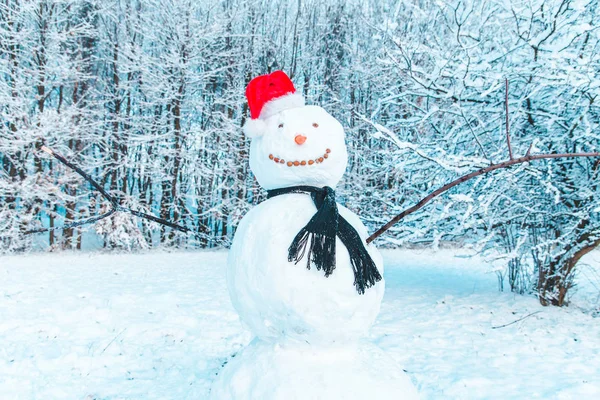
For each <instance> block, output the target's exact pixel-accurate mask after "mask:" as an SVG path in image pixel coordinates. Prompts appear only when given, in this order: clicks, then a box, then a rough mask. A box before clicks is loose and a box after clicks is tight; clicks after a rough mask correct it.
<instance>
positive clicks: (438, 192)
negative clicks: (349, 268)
mask: <svg viewBox="0 0 600 400" xmlns="http://www.w3.org/2000/svg"><path fill="white" fill-rule="evenodd" d="M571 157H600V153H598V152H594V153H561V154H534V155H531V154H530V155H526V156H523V157H520V158H513V159H511V160H506V161H503V162H500V163H497V164H492V165H489V166H487V167H485V168H481V169H478V170H477V171H473V172H471V173H469V174H467V175H463V176H461V177H460V178H458V179H455V180H453V181H452V182H450V183H448V184H446V185H444V186H442V187H439V188H438V189H436V190H434V191H433V192H431V193H430V194H428V195H427V196H426V197H424V198H422V199H421V200H420V201H419V202H418V203H417V204H415V205H414V206H412V207H409V208H407V209H406V210H404V211H402V212H401V213H400V214H398V215H396V216H395V217H394V218H392V219H391V220H390V221H389V222H388V223H387V224H385V225H384V226H382V227H381V228H379V229H378V230H377V231H376V232H375V233H374V234H372V235H371V236H369V237H368V238H367V243H371V242H372V241H373V240H375V239H377V238H378V237H379V236H381V235H382V234H383V233H384V232H385V231H387V230H388V229H390V228H391V227H392V226H393V225H395V224H396V223H397V222H398V221H400V220H401V219H402V218H404V217H406V216H407V215H410V214H412V213H414V212H415V211H417V210H419V209H421V208H422V207H423V206H424V205H425V204H427V203H429V202H430V201H431V200H433V199H435V198H436V197H438V196H439V195H441V194H442V193H444V192H446V191H447V190H449V189H452V188H453V187H454V186H458V185H460V184H461V183H464V182H466V181H468V180H470V179H473V178H475V177H477V176H479V175H483V174H487V173H489V172H492V171H495V170H497V169H502V168H508V167H511V166H513V165H516V164H522V163H525V162H530V161H534V160H546V159H553V158H571Z"/></svg>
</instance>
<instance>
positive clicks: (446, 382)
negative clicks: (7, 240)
mask: <svg viewBox="0 0 600 400" xmlns="http://www.w3.org/2000/svg"><path fill="white" fill-rule="evenodd" d="M383 255H384V258H385V264H386V270H385V278H386V284H387V288H386V294H385V297H384V301H383V305H382V309H381V314H380V315H379V318H378V320H377V322H376V324H375V326H374V327H373V329H372V330H371V334H370V339H371V340H372V341H373V342H374V343H376V344H377V345H379V346H380V347H381V348H382V349H383V350H384V351H386V352H387V353H388V354H389V355H390V356H392V357H393V358H394V359H396V360H397V361H398V362H400V363H401V364H402V365H403V366H404V369H405V370H406V371H407V372H408V374H409V376H410V377H411V379H412V380H413V381H414V382H415V384H416V386H417V387H418V389H419V390H420V392H421V395H422V397H423V398H424V399H524V398H528V399H530V398H540V399H596V398H600V324H599V323H598V318H594V317H593V316H592V313H590V312H587V313H584V312H582V311H581V310H580V309H579V307H578V305H580V304H581V305H586V307H588V306H589V305H590V304H593V301H594V300H595V299H597V297H594V296H597V291H594V283H593V282H592V284H591V285H587V286H586V285H583V282H582V287H581V289H580V292H579V297H578V295H577V294H576V295H575V296H574V300H573V303H574V304H573V306H571V307H569V308H564V309H556V308H544V307H541V306H540V305H539V304H538V303H537V300H536V299H534V298H529V297H524V296H515V295H513V294H511V293H499V292H498V291H497V286H496V276H495V274H493V273H489V272H488V271H489V268H488V267H487V266H486V265H485V263H483V261H481V259H479V258H477V257H475V258H464V257H463V256H464V253H462V252H460V251H441V252H438V253H432V252H430V251H413V250H411V251H408V250H402V251H396V250H395V251H384V252H383ZM226 256H227V254H226V253H225V252H202V251H197V252H175V253H167V252H150V253H145V254H101V253H87V254H35V255H28V256H7V257H0V393H1V394H2V395H1V396H0V397H1V398H2V399H10V400H12V399H86V400H91V399H98V400H100V399H102V400H108V399H110V400H114V399H205V398H206V397H208V391H209V389H210V385H211V382H212V381H213V380H214V379H215V377H216V374H217V373H218V371H219V370H220V369H221V366H222V365H223V364H224V363H226V362H228V360H230V359H231V357H232V356H233V355H234V354H236V353H237V352H239V351H240V350H241V349H242V348H243V347H244V346H246V344H248V343H249V342H250V340H251V334H250V333H249V332H248V331H247V330H245V328H244V327H243V326H242V325H241V323H240V322H239V319H238V317H237V314H236V313H235V311H234V310H233V308H232V306H231V303H230V301H229V295H228V293H227V289H226V285H225V263H226ZM587 261H588V262H590V263H591V264H593V265H595V264H599V263H600V254H598V253H592V254H591V255H590V256H589V257H588V259H587ZM594 271H597V269H585V270H582V273H581V274H580V275H581V277H582V279H583V278H584V277H589V276H597V274H596V272H594ZM596 304H597V303H596ZM531 313H535V314H533V315H531V316H529V317H527V318H525V319H523V320H521V321H519V322H516V323H513V324H511V325H508V326H505V327H502V328H497V329H493V327H497V326H501V325H504V324H510V323H511V322H513V321H516V320H518V319H519V318H522V317H524V316H526V315H528V314H531Z"/></svg>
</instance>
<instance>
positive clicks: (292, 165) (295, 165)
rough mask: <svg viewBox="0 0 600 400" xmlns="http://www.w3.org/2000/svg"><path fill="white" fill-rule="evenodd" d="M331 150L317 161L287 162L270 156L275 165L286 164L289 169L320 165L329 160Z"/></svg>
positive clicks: (326, 151) (327, 150)
mask: <svg viewBox="0 0 600 400" xmlns="http://www.w3.org/2000/svg"><path fill="white" fill-rule="evenodd" d="M329 153H331V150H330V149H326V150H325V154H323V155H322V156H320V157H317V158H315V159H310V160H294V161H285V160H284V159H283V158H279V157H275V156H274V155H273V154H269V160H272V161H273V162H274V163H275V164H285V165H287V166H288V167H304V166H306V165H313V164H320V163H322V162H323V161H325V160H326V159H328V158H329Z"/></svg>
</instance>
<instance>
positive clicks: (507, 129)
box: [504, 78, 513, 160]
mask: <svg viewBox="0 0 600 400" xmlns="http://www.w3.org/2000/svg"><path fill="white" fill-rule="evenodd" d="M504 87H505V90H504V107H505V111H506V144H508V156H509V158H510V159H511V160H512V159H513V152H512V147H511V146H510V127H509V125H508V78H504Z"/></svg>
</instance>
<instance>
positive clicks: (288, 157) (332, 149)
mask: <svg viewBox="0 0 600 400" xmlns="http://www.w3.org/2000/svg"><path fill="white" fill-rule="evenodd" d="M275 74H283V73H281V72H276V73H274V74H271V76H273V75H275ZM265 77H266V78H269V77H270V76H269V75H267V76H264V77H259V78H265ZM257 79H258V78H257ZM285 80H287V81H289V78H287V76H285V75H284V85H286V84H289V85H291V81H290V82H287V81H285ZM265 81H266V82H264V83H265V86H262V87H261V90H267V91H268V90H271V88H270V87H271V86H273V85H272V82H269V79H265ZM252 84H253V82H251V83H250V85H249V87H248V90H247V96H248V93H249V91H250V88H251V86H252ZM291 90H292V93H286V95H285V96H281V97H280V98H278V99H276V100H277V101H275V102H270V103H267V104H266V105H265V106H264V107H262V110H260V109H259V113H257V114H256V115H253V121H251V122H252V123H253V125H254V126H253V129H245V132H246V134H247V135H248V136H250V137H251V138H252V144H251V149H250V167H251V169H252V171H253V173H254V175H255V177H256V179H257V180H258V182H259V184H260V185H261V186H262V187H263V188H265V189H267V190H273V189H281V188H290V187H294V186H298V185H305V186H314V187H318V188H322V187H325V186H328V187H330V188H335V186H336V185H337V183H338V182H339V180H340V179H341V177H342V175H343V174H344V171H345V169H346V165H347V159H348V155H347V151H346V145H345V138H344V129H343V127H342V125H341V124H340V123H339V122H338V121H337V120H336V119H335V118H333V117H332V116H331V115H330V114H329V113H327V112H326V111H325V110H324V109H322V108H321V107H317V106H305V105H304V100H303V99H302V98H301V97H299V96H297V95H296V94H294V93H293V91H294V89H293V86H291ZM259 95H262V93H259ZM249 99H250V97H249ZM251 110H252V104H251ZM258 114H260V118H256V117H257V115H258ZM337 208H338V212H339V216H340V217H341V218H344V219H345V220H346V221H348V223H349V224H350V225H351V226H352V228H353V229H354V230H355V231H356V232H357V233H358V236H359V237H360V241H362V245H363V246H366V247H365V248H366V250H367V252H368V255H369V256H370V258H371V259H372V260H373V262H374V264H375V266H376V267H377V270H378V271H379V273H380V274H383V262H382V258H381V255H380V254H379V252H378V251H377V249H376V248H375V247H374V246H373V245H366V242H365V240H366V238H367V230H366V228H365V226H364V225H363V224H362V223H361V221H360V219H359V218H358V216H357V215H355V214H354V213H352V212H351V211H350V210H348V209H347V208H345V207H343V206H341V205H340V204H337ZM316 212H317V208H316V206H315V203H314V202H313V199H312V197H311V196H310V195H308V194H305V193H287V194H281V195H278V196H275V197H272V198H269V199H268V200H266V201H264V202H262V203H261V204H259V205H258V206H256V207H255V208H254V209H252V210H251V211H250V212H249V213H248V214H247V215H246V216H245V217H244V218H243V220H242V222H241V223H240V225H239V226H238V229H237V231H236V234H235V237H234V240H233V244H232V247H231V250H230V252H229V257H228V263H227V264H228V265H227V284H228V288H229V293H230V297H231V300H232V303H233V306H234V307H235V309H236V310H237V312H238V314H239V316H240V319H241V320H242V321H243V322H244V323H245V324H246V325H247V326H248V327H249V328H250V329H251V330H252V332H253V333H254V334H255V335H256V338H255V340H254V341H253V342H252V343H251V344H250V345H249V346H248V347H246V348H245V349H244V350H243V351H242V352H241V353H240V354H237V355H236V356H235V358H233V359H231V360H230V361H229V362H228V363H227V365H226V366H225V368H224V369H223V370H222V371H220V372H219V376H218V378H217V379H216V381H215V382H214V384H213V386H212V389H211V399H213V400H252V399H257V400H259V399H260V400H276V399H277V400H278V399H282V400H283V399H285V400H291V399H314V400H318V399H323V400H325V399H348V400H352V399H356V400H358V399H361V400H364V399H365V398H377V399H389V400H392V399H394V400H401V399H411V400H412V399H417V398H418V395H417V393H416V390H415V389H414V387H413V386H412V384H411V383H410V380H409V379H408V377H407V376H406V374H405V373H404V372H403V371H402V369H401V368H400V367H399V366H398V365H396V364H395V363H394V361H393V360H391V359H390V358H389V357H387V356H386V355H385V354H384V353H383V352H382V351H381V350H379V349H378V348H377V347H375V346H373V345H372V344H369V343H368V342H366V341H364V340H363V338H364V336H365V335H366V333H367V331H368V330H369V328H370V327H371V325H372V324H373V322H374V320H375V318H376V317H377V314H378V313H379V308H380V305H381V300H382V297H383V293H384V281H383V279H381V280H379V281H378V282H376V283H375V284H374V285H372V286H371V287H368V288H367V289H366V290H365V291H364V293H359V291H358V290H357V287H356V286H355V284H354V283H355V275H354V274H355V273H354V271H353V267H352V264H351V260H350V256H349V253H348V250H347V249H346V247H345V246H344V244H343V243H342V242H341V240H340V239H339V238H338V237H336V246H335V247H336V250H335V269H334V270H333V272H332V273H331V274H330V275H329V276H325V274H324V271H323V270H318V269H317V268H315V266H314V265H312V264H311V263H310V262H309V260H308V259H309V257H308V256H303V257H302V258H301V259H300V260H299V261H298V262H294V261H289V258H288V252H289V250H288V249H289V248H290V244H291V243H292V241H293V240H294V237H295V236H296V234H297V233H298V232H299V231H300V230H301V229H302V228H303V227H305V226H306V225H307V223H308V222H309V220H311V218H312V217H313V216H314V215H315V213H316Z"/></svg>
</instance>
